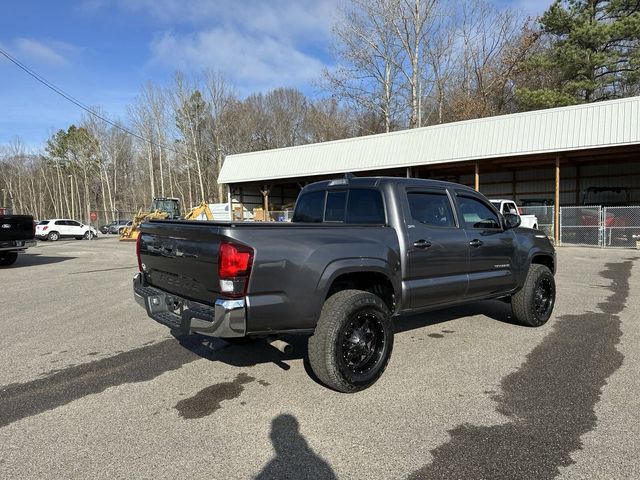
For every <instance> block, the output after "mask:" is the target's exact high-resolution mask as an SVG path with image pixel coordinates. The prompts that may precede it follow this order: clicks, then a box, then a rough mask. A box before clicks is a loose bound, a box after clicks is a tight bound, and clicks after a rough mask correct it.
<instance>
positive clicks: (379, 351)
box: [309, 290, 393, 393]
mask: <svg viewBox="0 0 640 480" xmlns="http://www.w3.org/2000/svg"><path fill="white" fill-rule="evenodd" d="M363 319H364V320H363ZM362 322H364V323H362ZM360 323H362V325H361V327H362V328H365V327H366V325H369V324H371V325H370V326H371V327H372V328H370V329H369V330H367V331H368V332H369V333H370V332H372V331H373V332H375V333H374V334H373V337H371V336H364V335H363V336H362V337H358V338H369V339H371V338H373V339H374V340H373V341H371V342H369V343H372V344H373V345H374V346H373V348H370V349H369V351H370V352H371V353H370V355H371V357H370V360H368V361H367V362H368V363H365V364H364V365H363V369H362V371H360V372H358V371H357V370H358V366H354V365H351V366H350V365H349V360H347V356H348V353H349V352H351V351H352V350H349V347H345V345H351V346H353V345H355V343H353V342H350V341H349V339H353V338H354V336H355V335H356V332H362V333H365V331H364V330H356V329H354V325H357V324H360ZM349 332H352V333H351V335H350V336H349V338H347V337H346V335H348V334H349ZM367 335H368V334H367ZM365 343H366V342H363V343H362V344H360V345H365ZM362 348H366V347H364V346H363V347H362ZM392 350H393V323H392V322H391V313H390V312H389V309H388V308H387V305H386V304H385V303H384V302H383V301H382V300H381V299H380V297H378V296H377V295H374V294H373V293H369V292H365V291H362V290H343V291H341V292H338V293H336V294H334V295H332V296H331V297H329V298H328V299H327V300H326V301H325V303H324V306H323V307H322V312H321V314H320V320H319V321H318V324H317V326H316V329H315V332H314V334H313V336H312V337H310V338H309V364H310V365H311V369H312V370H313V372H314V373H315V374H316V376H317V377H318V379H319V380H320V381H321V382H322V383H324V384H325V385H326V386H328V387H329V388H332V389H334V390H337V391H338V392H343V393H353V392H358V391H360V390H364V389H365V388H368V387H369V386H371V385H373V384H374V383H375V382H376V381H377V380H378V379H379V378H380V376H381V375H382V373H383V372H384V369H385V368H386V366H387V363H388V362H389V358H390V357H391V351H392ZM363 355H364V358H365V359H366V358H368V357H369V355H366V354H363Z"/></svg>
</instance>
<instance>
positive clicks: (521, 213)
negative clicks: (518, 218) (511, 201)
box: [518, 207, 523, 215]
mask: <svg viewBox="0 0 640 480" xmlns="http://www.w3.org/2000/svg"><path fill="white" fill-rule="evenodd" d="M518 213H519V214H520V215H523V212H522V209H521V208H520V207H518Z"/></svg>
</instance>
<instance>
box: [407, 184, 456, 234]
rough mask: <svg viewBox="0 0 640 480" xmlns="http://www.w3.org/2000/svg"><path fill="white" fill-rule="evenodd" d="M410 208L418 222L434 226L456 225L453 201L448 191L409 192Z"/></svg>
mask: <svg viewBox="0 0 640 480" xmlns="http://www.w3.org/2000/svg"><path fill="white" fill-rule="evenodd" d="M407 199H408V200H409V210H410V212H411V217H412V218H413V219H414V220H416V221H417V222H420V223H423V224H425V225H430V226H432V227H455V226H456V222H455V219H454V218H453V210H452V209H451V202H450V201H449V197H448V196H447V194H446V193H444V192H442V193H433V192H409V193H408V194H407Z"/></svg>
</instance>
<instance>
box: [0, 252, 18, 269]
mask: <svg viewBox="0 0 640 480" xmlns="http://www.w3.org/2000/svg"><path fill="white" fill-rule="evenodd" d="M17 259H18V252H4V253H0V267H8V266H9V265H13V264H14V263H16V260H17Z"/></svg>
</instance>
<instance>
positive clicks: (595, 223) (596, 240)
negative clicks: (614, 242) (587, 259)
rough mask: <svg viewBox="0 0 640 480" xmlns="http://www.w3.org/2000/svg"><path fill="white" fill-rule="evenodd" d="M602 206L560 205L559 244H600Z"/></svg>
mask: <svg viewBox="0 0 640 480" xmlns="http://www.w3.org/2000/svg"><path fill="white" fill-rule="evenodd" d="M601 216H602V207H600V206H587V207H560V244H561V245H586V246H592V247H600V246H602V229H601Z"/></svg>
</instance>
